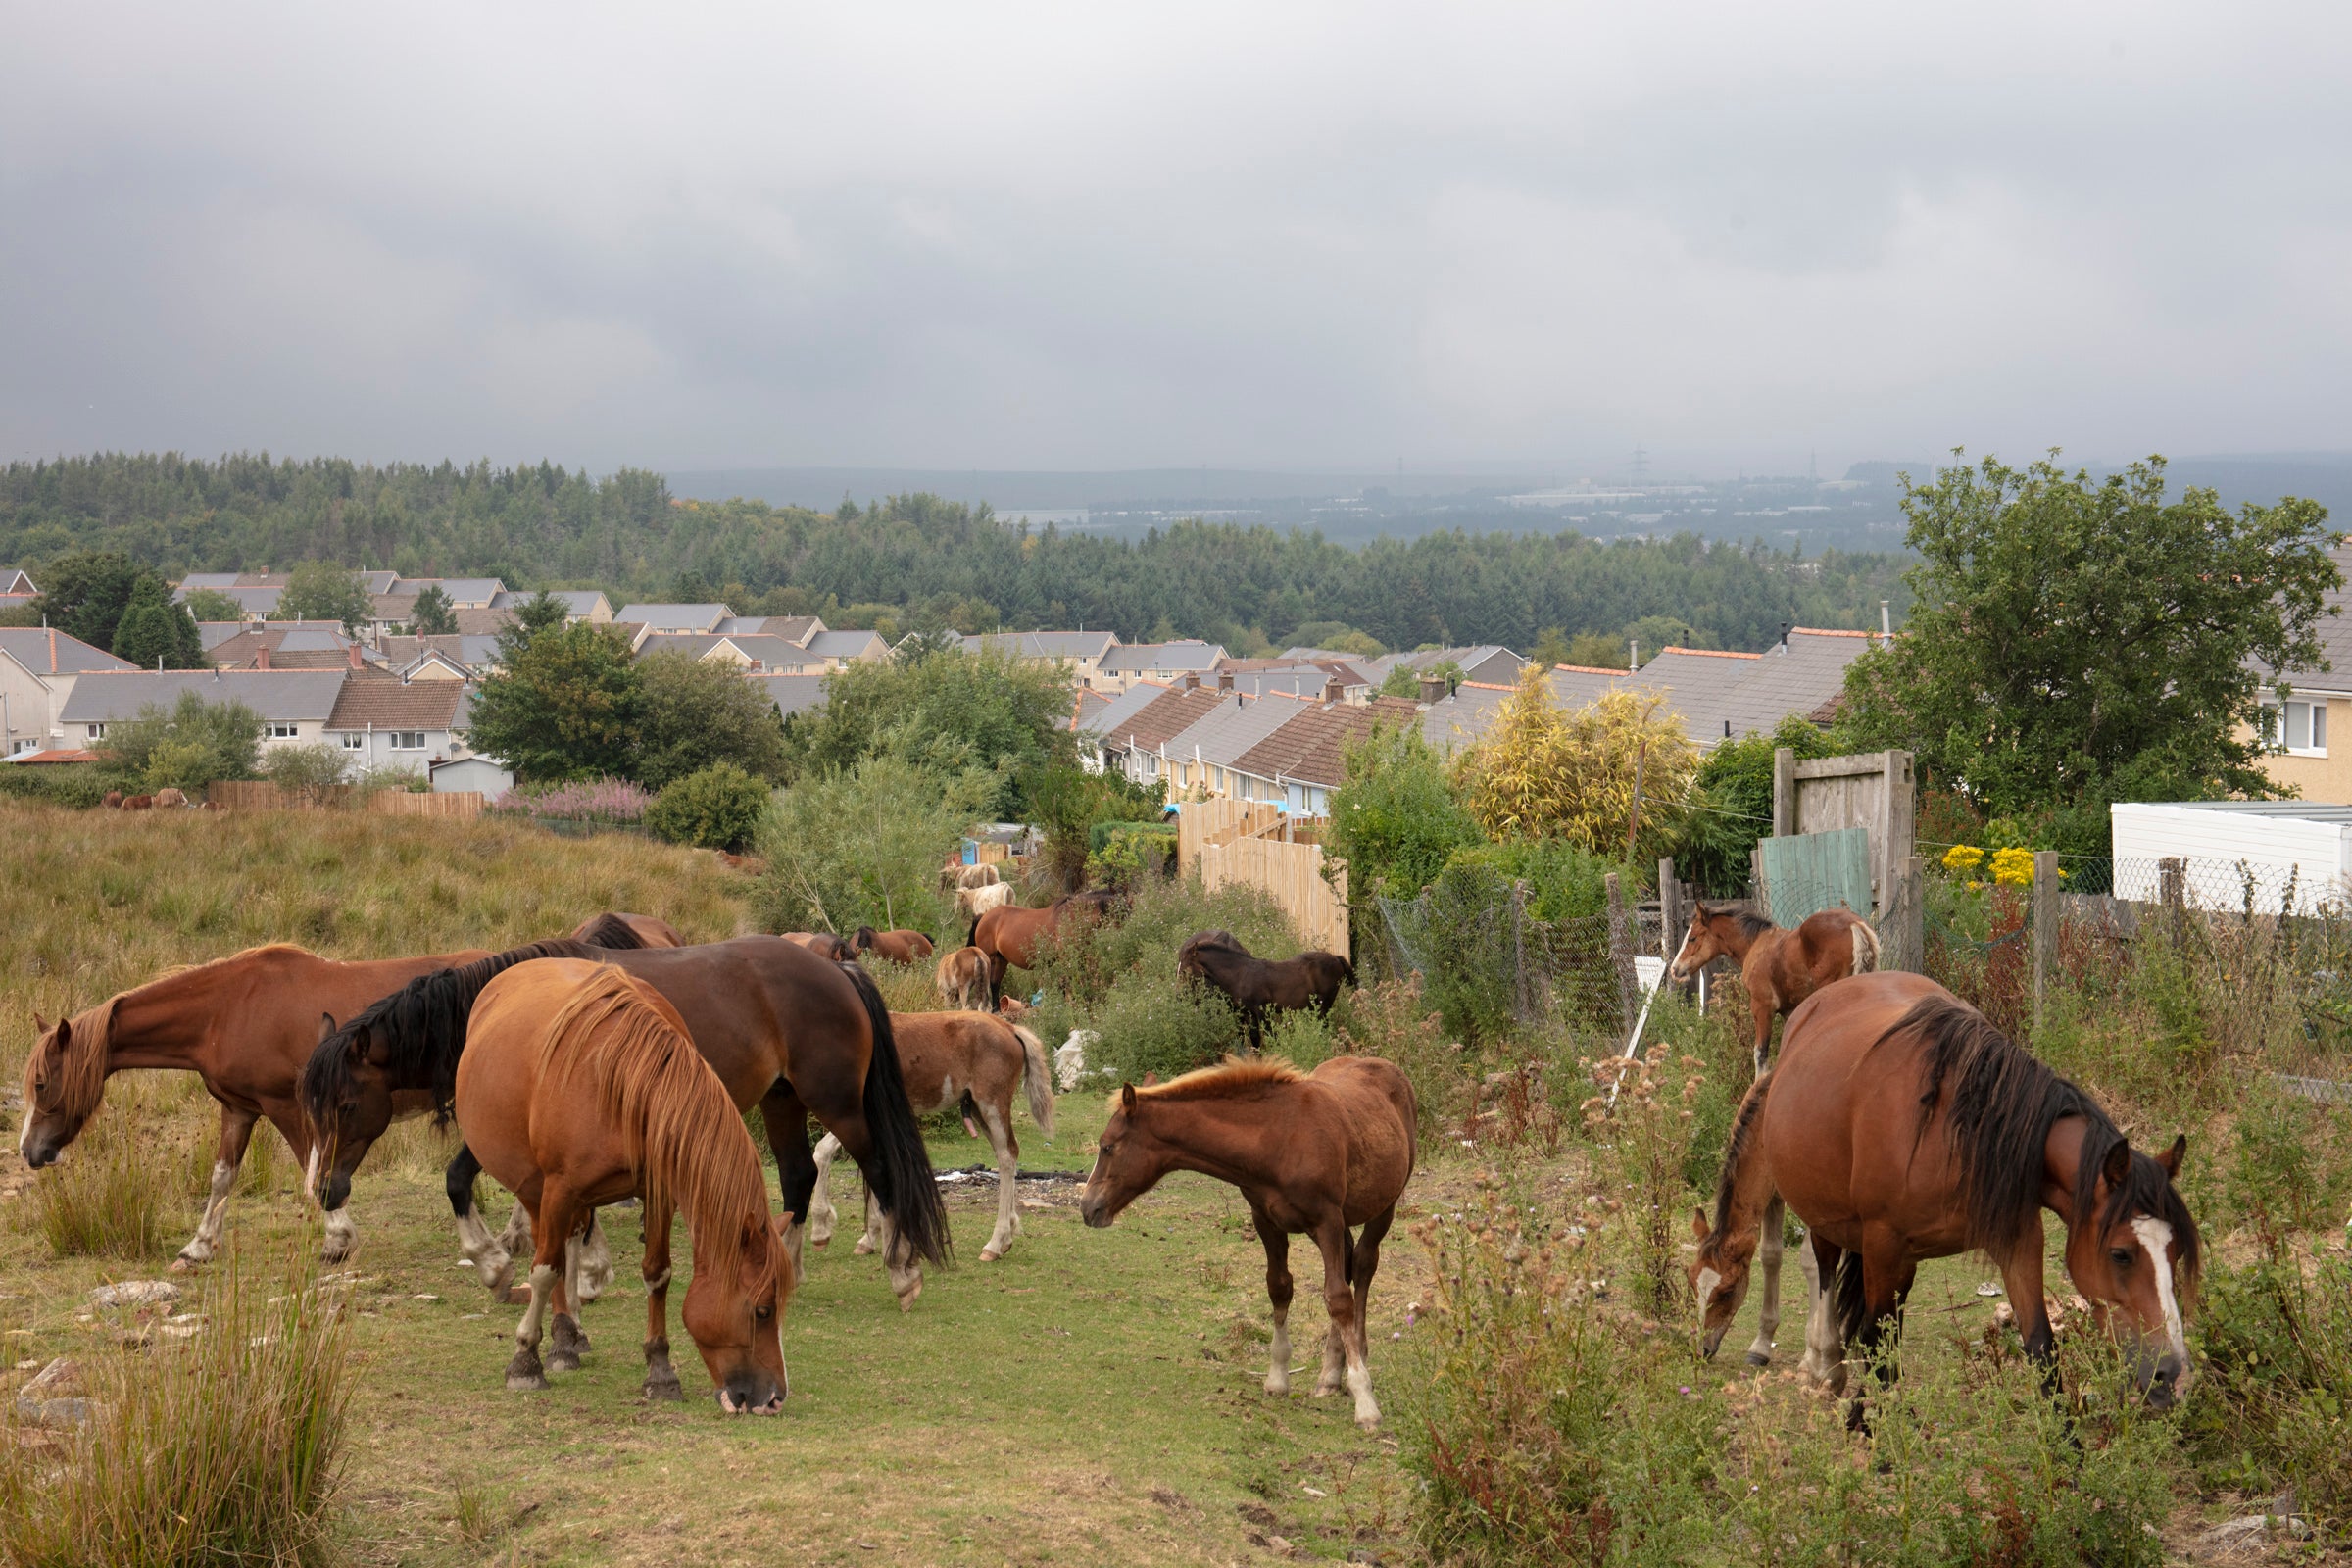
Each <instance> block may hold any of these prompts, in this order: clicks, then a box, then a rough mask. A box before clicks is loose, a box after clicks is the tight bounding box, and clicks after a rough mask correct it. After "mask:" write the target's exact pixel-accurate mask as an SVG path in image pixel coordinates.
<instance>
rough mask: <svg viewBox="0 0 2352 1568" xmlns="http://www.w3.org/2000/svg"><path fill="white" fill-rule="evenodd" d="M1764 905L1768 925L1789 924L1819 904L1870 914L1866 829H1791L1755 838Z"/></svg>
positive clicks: (1817, 909) (1815, 910)
mask: <svg viewBox="0 0 2352 1568" xmlns="http://www.w3.org/2000/svg"><path fill="white" fill-rule="evenodd" d="M1757 848H1759V849H1760V850H1762V851H1763V858H1764V909H1765V913H1766V914H1767V915H1768V916H1770V917H1771V920H1772V923H1773V924H1774V925H1784V926H1786V925H1795V924H1797V923H1798V922H1800V921H1802V920H1803V919H1804V918H1805V917H1806V916H1808V915H1813V914H1818V913H1820V912H1821V911H1822V910H1824V909H1839V908H1844V909H1851V910H1853V911H1854V912H1855V913H1856V914H1858V915H1860V916H1862V918H1863V919H1865V920H1867V919H1869V918H1870V916H1871V899H1870V830H1869V829H1868V828H1860V827H1841V828H1838V829H1837V830H1836V831H1835V832H1830V833H1792V834H1789V835H1788V836H1786V837H1780V838H1769V839H1764V840H1762V841H1760V842H1759V844H1758V845H1757Z"/></svg>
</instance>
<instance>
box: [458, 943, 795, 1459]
mask: <svg viewBox="0 0 2352 1568" xmlns="http://www.w3.org/2000/svg"><path fill="white" fill-rule="evenodd" d="M470 1032H471V1036H472V1049H471V1050H469V1051H467V1052H466V1058H465V1059H464V1060H463V1061H461V1062H460V1063H458V1082H457V1117H458V1125H459V1127H460V1128H462V1129H463V1130H464V1131H465V1134H466V1148H468V1149H471V1150H474V1151H476V1152H477V1153H478V1157H479V1158H480V1159H481V1162H482V1166H483V1168H484V1169H486V1170H488V1171H489V1172H490V1174H491V1175H493V1176H495V1177H496V1178H498V1180H499V1181H500V1182H501V1183H503V1184H504V1185H505V1186H506V1187H507V1188H509V1189H510V1190H511V1191H513V1192H514V1194H515V1197H516V1198H518V1199H520V1200H521V1201H523V1202H524V1203H525V1204H527V1205H528V1206H529V1208H530V1210H531V1216H532V1228H533V1230H534V1232H535V1233H536V1235H537V1237H538V1250H537V1252H536V1254H535V1255H534V1256H533V1258H532V1261H531V1304H530V1306H529V1307H528V1308H527V1309H526V1310H525V1311H524V1312H523V1314H522V1322H521V1323H520V1324H519V1325H518V1326H517V1327H516V1328H515V1359H514V1360H513V1361H512V1362H510V1363H508V1366H507V1387H508V1388H510V1389H544V1388H546V1387H547V1377H546V1371H547V1369H549V1368H552V1369H553V1370H556V1371H559V1372H569V1371H576V1370H578V1368H579V1364H580V1354H581V1352H582V1351H584V1350H586V1349H587V1348H588V1341H587V1338H586V1336H584V1335H582V1334H581V1333H580V1329H579V1324H578V1323H577V1322H576V1321H575V1320H574V1319H573V1317H572V1315H571V1310H570V1308H571V1305H572V1303H571V1301H570V1300H569V1299H567V1298H566V1297H565V1295H564V1278H563V1275H562V1273H561V1271H559V1269H558V1268H557V1266H556V1259H557V1257H558V1256H560V1255H561V1254H562V1252H563V1251H564V1243H565V1241H566V1239H568V1238H569V1237H570V1236H571V1234H572V1233H573V1231H574V1230H576V1229H578V1228H579V1227H580V1226H581V1225H582V1224H584V1223H585V1222H586V1219H587V1216H588V1215H589V1214H590V1213H592V1212H594V1211H595V1209H596V1207H597V1206H598V1205H599V1204H604V1203H615V1202H618V1201H621V1200H622V1199H625V1198H632V1197H635V1198H642V1199H644V1200H645V1261H644V1264H643V1274H644V1278H645V1299H646V1313H645V1317H646V1327H645V1395H646V1397H647V1398H650V1399H676V1398H682V1397H684V1395H683V1393H682V1391H681V1390H680V1389H679V1387H678V1374H677V1370H676V1369H675V1368H674V1367H673V1366H672V1365H671V1364H670V1359H669V1231H670V1216H671V1215H672V1214H673V1213H675V1212H677V1211H680V1210H682V1211H684V1213H685V1215H686V1229H687V1233H688V1234H689V1235H690V1236H691V1237H692V1238H693V1241H694V1276H693V1278H692V1280H690V1281H689V1282H688V1284H687V1286H686V1306H685V1312H684V1314H683V1316H684V1318H685V1321H686V1332H687V1334H688V1335H689V1336H691V1337H692V1339H693V1340H694V1348H695V1349H696V1350H698V1351H700V1352H701V1354H702V1357H703V1365H704V1366H705V1367H706V1368H708V1369H709V1371H710V1373H711V1383H712V1384H713V1385H715V1386H716V1388H717V1392H718V1407H719V1408H720V1409H721V1410H724V1411H726V1412H728V1413H729V1414H731V1415H742V1414H751V1415H773V1414H775V1413H776V1412H777V1411H779V1410H781V1409H783V1408H784V1396H785V1394H786V1393H787V1391H788V1385H787V1381H786V1378H785V1372H784V1348H783V1345H782V1342H781V1340H780V1339H779V1337H778V1336H779V1334H780V1331H781V1330H782V1327H783V1318H784V1306H785V1303H786V1301H787V1300H788V1299H790V1298H791V1295H792V1286H793V1270H792V1263H791V1260H790V1258H788V1257H787V1256H786V1254H785V1249H784V1239H783V1237H782V1236H781V1235H780V1234H778V1232H777V1229H776V1226H775V1223H774V1222H773V1221H772V1220H770V1219H769V1218H768V1212H767V1183H766V1180H765V1179H764V1178H763V1177H762V1176H761V1175H760V1156H759V1154H758V1153H756V1152H754V1151H753V1149H752V1139H751V1134H750V1133H748V1132H746V1131H745V1130H744V1125H743V1118H742V1117H741V1116H740V1115H738V1114H737V1113H736V1110H735V1105H734V1102H733V1101H731V1100H730V1099H728V1097H727V1091H726V1086H725V1085H723V1084H721V1083H720V1082H719V1081H718V1077H717V1075H716V1074H714V1073H713V1072H711V1068H710V1066H709V1065H708V1064H707V1063H706V1062H705V1061H704V1060H703V1058H702V1056H701V1054H699V1053H697V1052H696V1051H695V1049H694V1042H693V1041H691V1040H689V1039H688V1038H687V1037H686V1025H685V1023H684V1022H683V1021H682V1020H681V1019H680V1018H679V1017H678V1014H677V1011H676V1010H675V1009H674V1008H672V1007H671V1006H670V1005H669V1004H668V1003H666V1002H664V1001H663V1000H662V998H661V996H660V995H659V994H658V993H656V992H655V991H654V990H653V988H652V987H650V986H647V985H645V984H643V983H642V982H640V981H637V980H633V979H631V978H630V977H629V976H627V975H625V974H623V973H621V972H620V971H619V970H617V969H614V968H612V967H611V966H609V965H606V964H602V963H597V962H594V961H591V960H586V959H578V958H542V959H538V960H535V961H532V962H527V963H519V964H516V965H515V967H513V968H511V969H509V970H507V971H505V972H504V973H503V974H500V975H499V976H497V977H496V978H495V979H493V980H492V981H491V982H490V984H489V985H487V986H485V987H484V988H483V990H482V994H481V997H480V999H479V1000H478V1001H476V1002H475V1004H474V1007H473V1021H472V1029H471V1031H470ZM551 1302H552V1304H553V1306H554V1311H555V1321H554V1327H553V1334H552V1336H551V1337H552V1338H553V1339H554V1341H555V1345H554V1348H552V1349H551V1350H550V1351H549V1353H548V1358H547V1366H546V1367H545V1368H543V1367H542V1366H541V1364H540V1360H539V1339H540V1334H539V1326H540V1323H541V1321H542V1320H543V1318H544V1317H545V1315H546V1313H547V1311H548V1308H549V1306H550V1304H551Z"/></svg>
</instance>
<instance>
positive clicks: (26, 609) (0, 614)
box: [0, 601, 41, 626]
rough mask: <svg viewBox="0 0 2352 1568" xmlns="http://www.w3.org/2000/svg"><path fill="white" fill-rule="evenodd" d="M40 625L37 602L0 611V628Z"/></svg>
mask: <svg viewBox="0 0 2352 1568" xmlns="http://www.w3.org/2000/svg"><path fill="white" fill-rule="evenodd" d="M40 623H41V607H40V605H39V603H38V602H37V601H36V602H34V603H32V604H27V605H10V606H8V607H7V608H6V609H0V626H38V625H39V624H40Z"/></svg>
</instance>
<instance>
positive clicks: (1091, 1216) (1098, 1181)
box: [1078, 1084, 1168, 1230]
mask: <svg viewBox="0 0 2352 1568" xmlns="http://www.w3.org/2000/svg"><path fill="white" fill-rule="evenodd" d="M1145 1104H1146V1102H1145V1097H1143V1096H1141V1095H1139V1094H1137V1093H1136V1092H1135V1085H1133V1084H1121V1085H1120V1086H1119V1093H1118V1098H1117V1099H1116V1100H1115V1101H1113V1102H1112V1103H1111V1109H1110V1120H1109V1122H1108V1123H1106V1124H1105V1125H1104V1126H1103V1136H1102V1137H1101V1138H1099V1139H1097V1140H1096V1141H1095V1168H1094V1169H1093V1170H1091V1171H1089V1172H1088V1173H1087V1177H1086V1186H1085V1187H1084V1188H1082V1189H1080V1191H1079V1195H1078V1217H1079V1218H1081V1219H1083V1220H1085V1221H1086V1223H1087V1224H1088V1226H1089V1227H1091V1228H1092V1229H1095V1230H1103V1229H1104V1228H1105V1227H1107V1226H1108V1225H1109V1224H1110V1222H1111V1221H1112V1220H1114V1219H1117V1218H1118V1217H1119V1211H1120V1210H1121V1209H1124V1208H1125V1207H1126V1206H1127V1205H1128V1204H1129V1203H1132V1202H1134V1201H1136V1200H1137V1199H1138V1198H1141V1197H1142V1196H1143V1195H1144V1194H1145V1193H1148V1192H1150V1191H1151V1190H1152V1184H1153V1183H1154V1182H1156V1181H1158V1180H1159V1179H1160V1177H1162V1176H1164V1175H1166V1174H1167V1171H1168V1163H1167V1153H1166V1146H1165V1145H1163V1144H1162V1143H1161V1142H1160V1141H1159V1139H1157V1138H1156V1137H1154V1136H1152V1132H1151V1130H1150V1129H1149V1128H1148V1127H1147V1126H1145V1125H1144V1123H1145V1122H1147V1121H1148V1120H1149V1115H1148V1113H1147V1111H1146V1109H1145Z"/></svg>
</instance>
